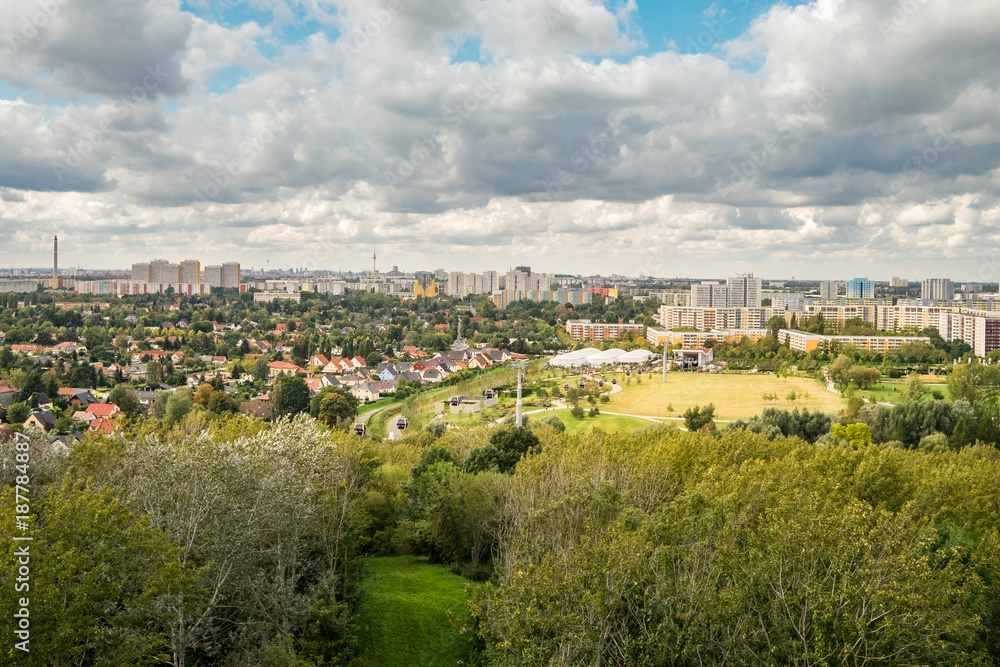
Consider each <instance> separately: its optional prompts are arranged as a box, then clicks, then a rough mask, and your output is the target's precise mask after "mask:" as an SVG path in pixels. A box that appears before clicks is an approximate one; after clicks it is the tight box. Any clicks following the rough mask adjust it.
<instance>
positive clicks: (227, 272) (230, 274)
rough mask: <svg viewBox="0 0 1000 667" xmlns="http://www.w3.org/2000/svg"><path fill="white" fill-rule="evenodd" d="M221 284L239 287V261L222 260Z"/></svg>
mask: <svg viewBox="0 0 1000 667" xmlns="http://www.w3.org/2000/svg"><path fill="white" fill-rule="evenodd" d="M222 286H223V287H236V288H239V286H240V263H239V262H224V263H223V264H222Z"/></svg>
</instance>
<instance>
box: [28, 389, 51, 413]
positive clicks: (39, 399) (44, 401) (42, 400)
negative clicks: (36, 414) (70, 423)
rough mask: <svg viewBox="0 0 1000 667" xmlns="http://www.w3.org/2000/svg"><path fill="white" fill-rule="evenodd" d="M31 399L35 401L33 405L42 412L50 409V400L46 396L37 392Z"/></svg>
mask: <svg viewBox="0 0 1000 667" xmlns="http://www.w3.org/2000/svg"><path fill="white" fill-rule="evenodd" d="M31 398H32V400H34V401H35V404H36V405H38V407H40V408H42V409H43V410H51V409H52V399H51V398H49V397H48V395H47V394H43V393H42V392H40V391H39V392H36V393H35V394H33V395H32V397H31Z"/></svg>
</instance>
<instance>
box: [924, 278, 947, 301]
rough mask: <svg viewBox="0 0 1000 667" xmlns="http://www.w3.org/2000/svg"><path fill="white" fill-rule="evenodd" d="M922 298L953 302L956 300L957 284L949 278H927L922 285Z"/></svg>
mask: <svg viewBox="0 0 1000 667" xmlns="http://www.w3.org/2000/svg"><path fill="white" fill-rule="evenodd" d="M920 298H921V299H930V300H931V301H951V300H952V299H953V298H955V283H953V282H952V281H951V280H949V279H948V278H927V279H925V280H924V281H923V282H921V283H920Z"/></svg>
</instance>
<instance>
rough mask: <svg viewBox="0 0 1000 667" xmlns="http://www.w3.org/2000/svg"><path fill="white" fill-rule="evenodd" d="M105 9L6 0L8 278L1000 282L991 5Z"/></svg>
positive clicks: (3, 73) (415, 3)
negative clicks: (426, 271) (53, 263)
mask: <svg viewBox="0 0 1000 667" xmlns="http://www.w3.org/2000/svg"><path fill="white" fill-rule="evenodd" d="M90 4H91V2H90V0H81V1H80V2H73V3H62V2H57V3H55V4H53V5H52V6H51V7H50V8H49V9H48V10H45V11H48V12H49V13H50V14H51V16H49V15H45V16H44V17H43V19H38V22H41V23H44V25H42V26H34V25H33V24H32V21H34V20H35V19H36V18H37V15H38V12H39V6H38V5H37V3H35V2H34V0H14V2H12V3H11V8H10V9H11V11H10V18H11V20H10V22H9V25H10V26H12V28H11V29H10V32H9V34H8V35H6V36H5V38H4V40H3V48H4V49H6V52H5V57H3V58H0V265H5V266H9V265H17V264H21V263H23V261H24V258H30V257H37V259H36V260H33V261H31V262H30V263H31V264H38V265H45V264H46V263H47V262H46V261H44V258H45V257H46V256H47V251H48V248H49V244H50V240H51V237H52V236H53V235H55V234H60V235H61V237H62V239H61V240H63V242H64V250H63V251H62V255H63V265H64V266H83V267H86V268H99V267H100V266H102V265H109V264H113V265H117V266H128V265H130V264H131V263H132V262H135V261H139V260H141V259H142V258H143V257H150V256H160V255H164V256H166V255H169V256H185V255H189V254H191V249H192V248H197V249H198V251H199V253H200V254H201V256H202V257H203V261H205V262H206V263H218V262H221V261H225V260H226V259H227V258H231V257H236V256H239V258H240V261H241V262H242V263H243V264H244V265H245V266H265V265H267V263H268V260H269V262H270V264H271V265H275V266H284V267H287V266H305V267H307V268H309V269H316V268H323V269H330V270H337V269H338V268H344V269H352V270H361V269H364V268H366V266H367V265H368V261H369V258H370V256H371V248H372V245H377V246H378V255H379V261H380V263H381V262H384V263H385V266H391V265H399V266H412V267H420V266H428V265H437V266H446V267H448V268H450V269H453V270H465V271H471V270H475V269H476V268H478V267H479V266H480V265H481V264H482V263H483V261H484V257H489V259H490V263H491V264H492V265H494V266H496V267H497V268H498V269H500V268H502V267H504V266H507V265H510V266H515V265H517V264H532V265H537V266H539V267H540V268H542V269H543V270H546V271H549V272H557V271H572V272H573V273H583V274H591V273H595V274H596V273H600V274H613V273H617V274H623V275H624V274H635V275H639V274H645V275H656V276H677V275H696V274H697V275H706V274H707V275H713V274H717V275H725V273H726V272H727V271H728V270H729V267H732V266H738V267H739V268H740V270H745V271H753V270H755V268H756V267H759V266H769V267H774V268H775V269H776V270H775V273H776V274H778V275H784V276H786V277H790V276H793V275H794V276H796V277H798V276H806V277H809V278H815V279H821V278H823V277H826V276H839V275H842V274H843V273H844V270H843V269H842V268H841V267H848V266H849V267H850V268H851V272H856V273H867V274H876V273H878V274H885V275H887V276H891V275H893V274H895V275H907V274H910V275H914V276H936V275H950V276H952V277H953V279H954V280H958V281H995V280H997V278H998V276H1000V258H998V256H997V248H998V247H1000V235H998V227H1000V225H998V222H1000V206H998V204H997V195H998V194H1000V182H998V180H997V173H1000V172H998V171H997V168H998V167H1000V157H998V154H1000V152H998V151H997V147H998V145H1000V127H998V123H997V120H996V115H995V109H996V108H997V107H998V106H1000V104H998V101H1000V93H998V90H997V83H998V81H1000V65H998V63H1000V45H998V44H997V43H996V40H995V39H994V35H995V34H996V32H997V29H998V28H1000V13H998V12H996V11H994V10H993V7H992V5H991V3H988V2H983V1H980V2H968V3H962V5H960V6H955V5H953V4H950V3H946V2H943V0H928V1H927V2H923V3H915V4H913V5H912V6H911V5H910V4H906V3H899V2H898V1H896V0H879V1H877V2H860V1H858V0H850V1H845V2H841V1H835V0H817V1H816V2H813V3H809V4H804V3H791V4H775V3H767V2H755V1H750V0H733V1H732V2H721V3H718V2H716V3H711V4H710V3H707V2H702V3H690V4H687V3H685V4H684V5H683V6H672V7H665V6H663V3H653V2H645V1H643V2H633V1H630V2H625V3H601V2H596V1H595V0H544V1H543V2H529V1H528V0H507V1H505V2H501V1H500V0H488V1H484V2H480V1H478V0H476V1H475V2H474V1H473V0H449V1H448V2H434V3H432V2H427V1H425V0H393V1H392V2H388V3H386V4H384V5H383V4H381V3H375V2H362V1H360V0H343V1H342V2H336V3H334V2H330V3H323V2H321V3H300V2H297V1H295V0H287V1H286V0H274V2H271V3H266V5H251V4H246V3H230V2H223V3H219V4H218V5H217V4H216V3H207V2H194V1H191V2H187V1H185V2H181V3H180V4H177V3H173V2H167V1H165V0H142V1H140V2H135V3H125V4H122V5H120V6H116V8H115V9H114V12H112V13H111V14H108V10H107V9H106V8H105V9H103V10H102V11H96V10H95V9H94V8H93V7H91V6H90ZM121 25H130V26H133V29H132V30H131V31H126V32H123V31H122V29H121V28H120V27H119V26H121ZM832 53H835V54H839V55H838V56H837V57H831V54H832ZM206 54H212V56H211V58H209V57H207V56H206ZM108 63H117V64H116V65H114V66H111V65H109V64H108ZM560 256H561V257H560Z"/></svg>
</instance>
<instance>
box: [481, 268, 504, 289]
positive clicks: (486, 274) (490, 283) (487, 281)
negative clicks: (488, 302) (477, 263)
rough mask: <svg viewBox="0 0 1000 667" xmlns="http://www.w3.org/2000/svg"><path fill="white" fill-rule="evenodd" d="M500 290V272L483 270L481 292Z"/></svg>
mask: <svg viewBox="0 0 1000 667" xmlns="http://www.w3.org/2000/svg"><path fill="white" fill-rule="evenodd" d="M499 291H500V274H499V273H497V272H496V271H483V291H482V294H495V293H497V292H499Z"/></svg>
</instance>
